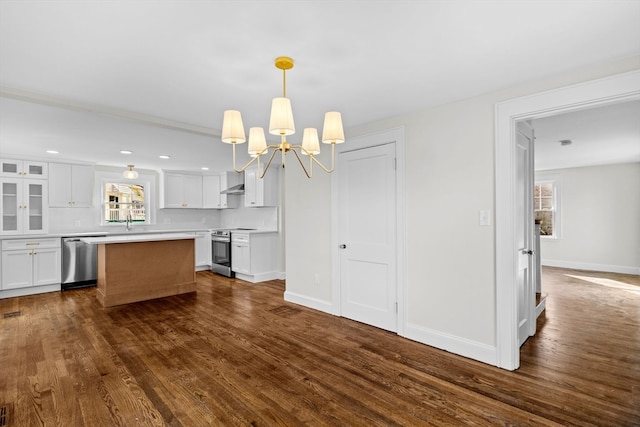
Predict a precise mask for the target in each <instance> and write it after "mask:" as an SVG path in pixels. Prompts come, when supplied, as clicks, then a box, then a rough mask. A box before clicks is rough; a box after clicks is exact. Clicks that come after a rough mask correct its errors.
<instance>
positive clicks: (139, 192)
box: [103, 182, 148, 224]
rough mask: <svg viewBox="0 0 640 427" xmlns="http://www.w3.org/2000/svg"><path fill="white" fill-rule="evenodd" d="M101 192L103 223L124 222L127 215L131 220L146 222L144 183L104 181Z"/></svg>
mask: <svg viewBox="0 0 640 427" xmlns="http://www.w3.org/2000/svg"><path fill="white" fill-rule="evenodd" d="M103 194H104V200H103V202H104V217H103V219H104V223H105V224H113V223H124V222H126V221H127V216H128V215H130V218H131V221H133V222H138V223H146V222H148V221H147V209H146V206H147V205H146V201H145V197H144V185H142V184H139V183H122V182H105V184H104V193H103Z"/></svg>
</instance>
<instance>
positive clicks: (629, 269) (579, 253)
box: [536, 163, 640, 274]
mask: <svg viewBox="0 0 640 427" xmlns="http://www.w3.org/2000/svg"><path fill="white" fill-rule="evenodd" d="M549 176H555V177H558V178H559V179H560V181H561V189H560V197H561V204H560V216H561V221H562V224H561V227H562V232H561V236H560V238H559V239H551V238H542V239H541V242H540V249H541V250H540V252H541V256H542V264H543V265H551V266H556V267H567V268H579V269H586V270H598V271H612V272H618V273H627V274H640V163H624V164H617V165H604V166H592V167H581V168H569V169H556V170H549V171H544V172H537V173H536V179H544V178H545V177H549Z"/></svg>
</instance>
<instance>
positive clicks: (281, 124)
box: [269, 98, 296, 135]
mask: <svg viewBox="0 0 640 427" xmlns="http://www.w3.org/2000/svg"><path fill="white" fill-rule="evenodd" d="M269 133H270V134H271V135H293V134H294V133H296V127H295V125H294V124H293V111H292V110H291V101H290V100H289V98H273V101H272V102H271V119H270V120H269Z"/></svg>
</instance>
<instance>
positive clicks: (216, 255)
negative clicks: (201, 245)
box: [211, 230, 235, 277]
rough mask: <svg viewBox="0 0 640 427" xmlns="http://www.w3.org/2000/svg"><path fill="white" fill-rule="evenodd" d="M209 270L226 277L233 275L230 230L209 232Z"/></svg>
mask: <svg viewBox="0 0 640 427" xmlns="http://www.w3.org/2000/svg"><path fill="white" fill-rule="evenodd" d="M211 271H213V272H214V273H218V274H222V275H223V276H227V277H235V273H234V272H233V271H231V231H230V230H213V231H212V232H211Z"/></svg>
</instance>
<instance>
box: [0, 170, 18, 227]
mask: <svg viewBox="0 0 640 427" xmlns="http://www.w3.org/2000/svg"><path fill="white" fill-rule="evenodd" d="M22 183H23V180H22V179H10V178H3V179H0V193H1V194H0V212H2V217H1V218H0V222H1V227H0V230H1V231H2V233H5V234H12V233H13V234H18V233H20V232H21V231H22V222H23V219H24V215H23V214H22V212H23V211H24V205H23V203H22V193H23V191H22Z"/></svg>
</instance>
